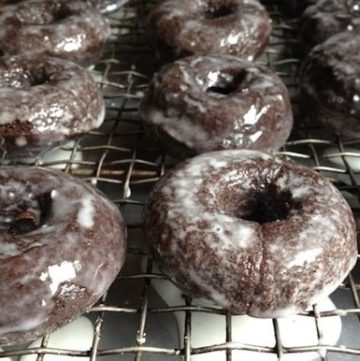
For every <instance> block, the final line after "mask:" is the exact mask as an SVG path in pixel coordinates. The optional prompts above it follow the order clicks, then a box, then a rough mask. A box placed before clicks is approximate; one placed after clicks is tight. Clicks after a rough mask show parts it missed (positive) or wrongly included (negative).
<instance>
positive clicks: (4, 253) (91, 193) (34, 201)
mask: <svg viewBox="0 0 360 361" xmlns="http://www.w3.org/2000/svg"><path fill="white" fill-rule="evenodd" d="M0 203H1V210H0V308H1V310H2V312H1V314H0V344H1V345H6V344H14V343H22V342H27V341H30V340H32V339H34V338H37V337H39V336H42V335H44V334H45V333H47V332H52V331H53V330H55V329H56V328H58V327H61V326H63V325H64V324H66V323H68V322H70V321H71V320H72V319H73V318H75V317H76V316H78V315H79V314H80V313H82V312H85V311H86V310H88V309H89V307H90V306H91V305H93V304H94V303H95V302H96V301H97V300H98V299H99V298H100V297H101V296H102V295H103V294H104V292H105V291H106V290H107V289H108V287H109V286H110V285H111V283H112V281H113V280H114V278H115V277H116V275H117V274H118V272H119V270H120V268H121V266H122V264H123V262H124V258H125V251H126V250H125V248H126V229H125V225H124V222H123V220H122V217H121V215H120V213H119V211H118V209H117V208H116V207H115V206H114V205H113V204H112V203H110V202H109V201H108V200H107V199H106V198H104V197H103V196H102V195H101V194H100V193H99V192H98V191H96V190H95V189H93V188H92V187H90V186H89V185H87V184H85V183H83V182H82V181H80V180H78V179H75V178H71V177H69V176H67V175H65V174H64V173H61V172H58V171H54V170H47V169H42V168H27V167H5V168H2V169H1V170H0Z"/></svg>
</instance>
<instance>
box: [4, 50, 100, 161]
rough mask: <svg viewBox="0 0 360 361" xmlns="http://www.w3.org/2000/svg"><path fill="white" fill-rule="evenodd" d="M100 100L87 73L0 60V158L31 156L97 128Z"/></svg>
mask: <svg viewBox="0 0 360 361" xmlns="http://www.w3.org/2000/svg"><path fill="white" fill-rule="evenodd" d="M104 115H105V105H104V100H103V97H102V95H101V93H100V91H99V89H98V87H97V85H96V83H95V82H94V81H93V79H92V78H91V76H90V74H88V73H87V71H86V70H84V69H83V68H81V67H80V66H78V65H76V64H74V63H71V62H68V61H65V60H63V59H56V58H49V57H45V56H12V57H2V58H0V154H1V153H3V152H7V153H8V155H9V157H12V158H14V157H24V156H35V155H37V154H38V153H41V152H43V151H46V150H48V149H49V148H50V147H51V146H55V145H58V144H59V143H61V142H64V141H66V140H68V139H71V138H74V137H77V136H80V135H82V134H84V133H86V132H88V131H90V130H91V129H94V128H97V127H99V126H100V125H101V123H102V122H103V120H104Z"/></svg>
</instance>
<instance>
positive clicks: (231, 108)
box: [139, 55, 293, 157]
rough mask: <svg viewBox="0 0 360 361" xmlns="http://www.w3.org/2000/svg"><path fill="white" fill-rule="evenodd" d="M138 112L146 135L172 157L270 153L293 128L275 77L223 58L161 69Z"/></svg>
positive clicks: (183, 61)
mask: <svg viewBox="0 0 360 361" xmlns="http://www.w3.org/2000/svg"><path fill="white" fill-rule="evenodd" d="M139 110H140V115H141V117H142V118H143V120H144V122H145V124H146V126H147V128H148V130H149V132H150V134H151V133H154V134H155V137H156V138H159V140H160V143H161V144H162V145H163V147H164V148H165V149H166V150H167V151H168V152H169V153H170V154H172V155H174V156H177V157H183V156H184V155H185V156H189V155H190V156H191V155H194V154H198V153H203V152H206V151H211V150H220V149H236V148H247V149H255V150H261V151H265V152H272V151H274V150H278V149H279V148H280V147H281V146H282V145H283V144H284V143H285V141H286V139H287V138H288V136H289V134H290V131H291V128H292V123H293V116H292V110H291V105H290V100H289V95H288V91H287V89H286V87H285V85H284V84H283V82H282V81H281V79H280V78H279V77H278V76H277V75H276V74H274V73H273V72H271V71H270V70H269V69H266V68H264V67H260V66H258V65H255V64H253V63H249V62H247V61H244V60H241V59H238V58H235V57H233V56H224V55H223V56H221V55H211V56H210V55H209V56H204V57H203V56H193V57H188V58H184V59H180V60H177V61H176V62H174V63H172V64H168V65H165V66H164V67H163V68H162V69H161V70H160V71H159V72H158V73H157V74H155V76H154V78H153V81H152V82H151V84H150V88H149V90H148V92H147V94H146V95H145V98H144V99H143V101H142V103H141V105H140V108H139Z"/></svg>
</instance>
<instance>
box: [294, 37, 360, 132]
mask: <svg viewBox="0 0 360 361" xmlns="http://www.w3.org/2000/svg"><path fill="white" fill-rule="evenodd" d="M359 79H360V36H359V35H356V36H354V34H351V33H341V34H338V35H335V36H333V37H331V38H330V39H328V40H327V41H326V42H325V43H323V44H320V45H318V46H316V47H315V48H314V49H313V50H312V51H311V52H310V53H309V55H308V56H307V58H306V59H305V61H304V63H303V66H302V68H301V70H300V91H301V97H302V103H303V105H304V106H303V107H302V109H303V110H304V112H305V113H306V114H307V115H308V116H309V118H310V119H312V120H313V121H317V122H320V123H321V124H323V125H324V126H325V127H326V128H330V129H332V130H333V131H335V132H336V133H338V134H341V135H347V136H349V137H357V138H359V137H360V81H359Z"/></svg>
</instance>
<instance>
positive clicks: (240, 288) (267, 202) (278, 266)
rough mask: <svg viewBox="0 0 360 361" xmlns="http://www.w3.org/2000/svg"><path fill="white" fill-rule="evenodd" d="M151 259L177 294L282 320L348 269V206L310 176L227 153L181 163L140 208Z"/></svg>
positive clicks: (253, 156)
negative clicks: (174, 285)
mask: <svg viewBox="0 0 360 361" xmlns="http://www.w3.org/2000/svg"><path fill="white" fill-rule="evenodd" d="M145 230H146V235H147V239H148V243H149V245H150V247H151V250H152V252H153V255H154V257H155V259H156V261H157V262H158V264H159V266H160V267H161V269H162V271H163V272H164V273H165V274H167V275H168V276H169V277H170V278H171V279H172V280H173V281H174V282H175V283H176V284H177V285H178V287H179V288H180V289H182V290H183V291H184V292H186V293H188V294H190V295H193V296H203V297H207V298H209V299H211V300H213V301H214V302H215V303H217V304H218V305H220V306H222V307H224V308H225V309H228V310H230V311H232V312H237V313H247V314H249V315H251V316H256V317H285V316H288V315H291V314H294V313H296V312H299V311H301V310H305V309H306V308H307V307H309V306H310V305H312V304H313V303H315V302H316V301H317V300H318V299H319V298H321V297H322V296H326V295H327V294H329V293H331V292H332V291H334V290H335V289H336V287H337V286H338V285H339V284H340V282H341V281H343V279H344V278H345V277H346V275H347V274H348V272H349V271H350V269H351V268H352V267H353V266H354V264H355V262H356V256H357V243H356V229H355V221H354V219H353V216H352V213H351V210H350V207H349V206H348V204H347V203H346V201H345V200H344V198H343V197H342V196H341V194H340V193H339V191H338V190H337V189H336V188H335V187H334V186H332V184H331V183H330V182H329V181H327V180H326V179H325V178H323V177H321V176H320V175H319V174H317V173H315V172H314V171H312V170H311V169H308V168H305V167H303V166H300V165H297V164H295V163H290V162H285V161H281V160H279V159H276V158H272V157H271V156H269V155H266V154H264V153H260V152H255V151H244V150H233V151H221V152H212V153H207V154H203V155H200V156H197V157H195V158H193V159H191V160H187V161H185V162H183V163H182V164H180V165H179V166H177V167H176V168H175V169H174V170H173V171H170V172H169V173H168V174H167V175H165V176H164V177H163V178H162V179H161V180H160V182H159V183H158V184H157V185H156V186H155V188H154V190H153V192H152V193H151V195H150V197H149V200H148V202H147V204H146V207H145Z"/></svg>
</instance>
